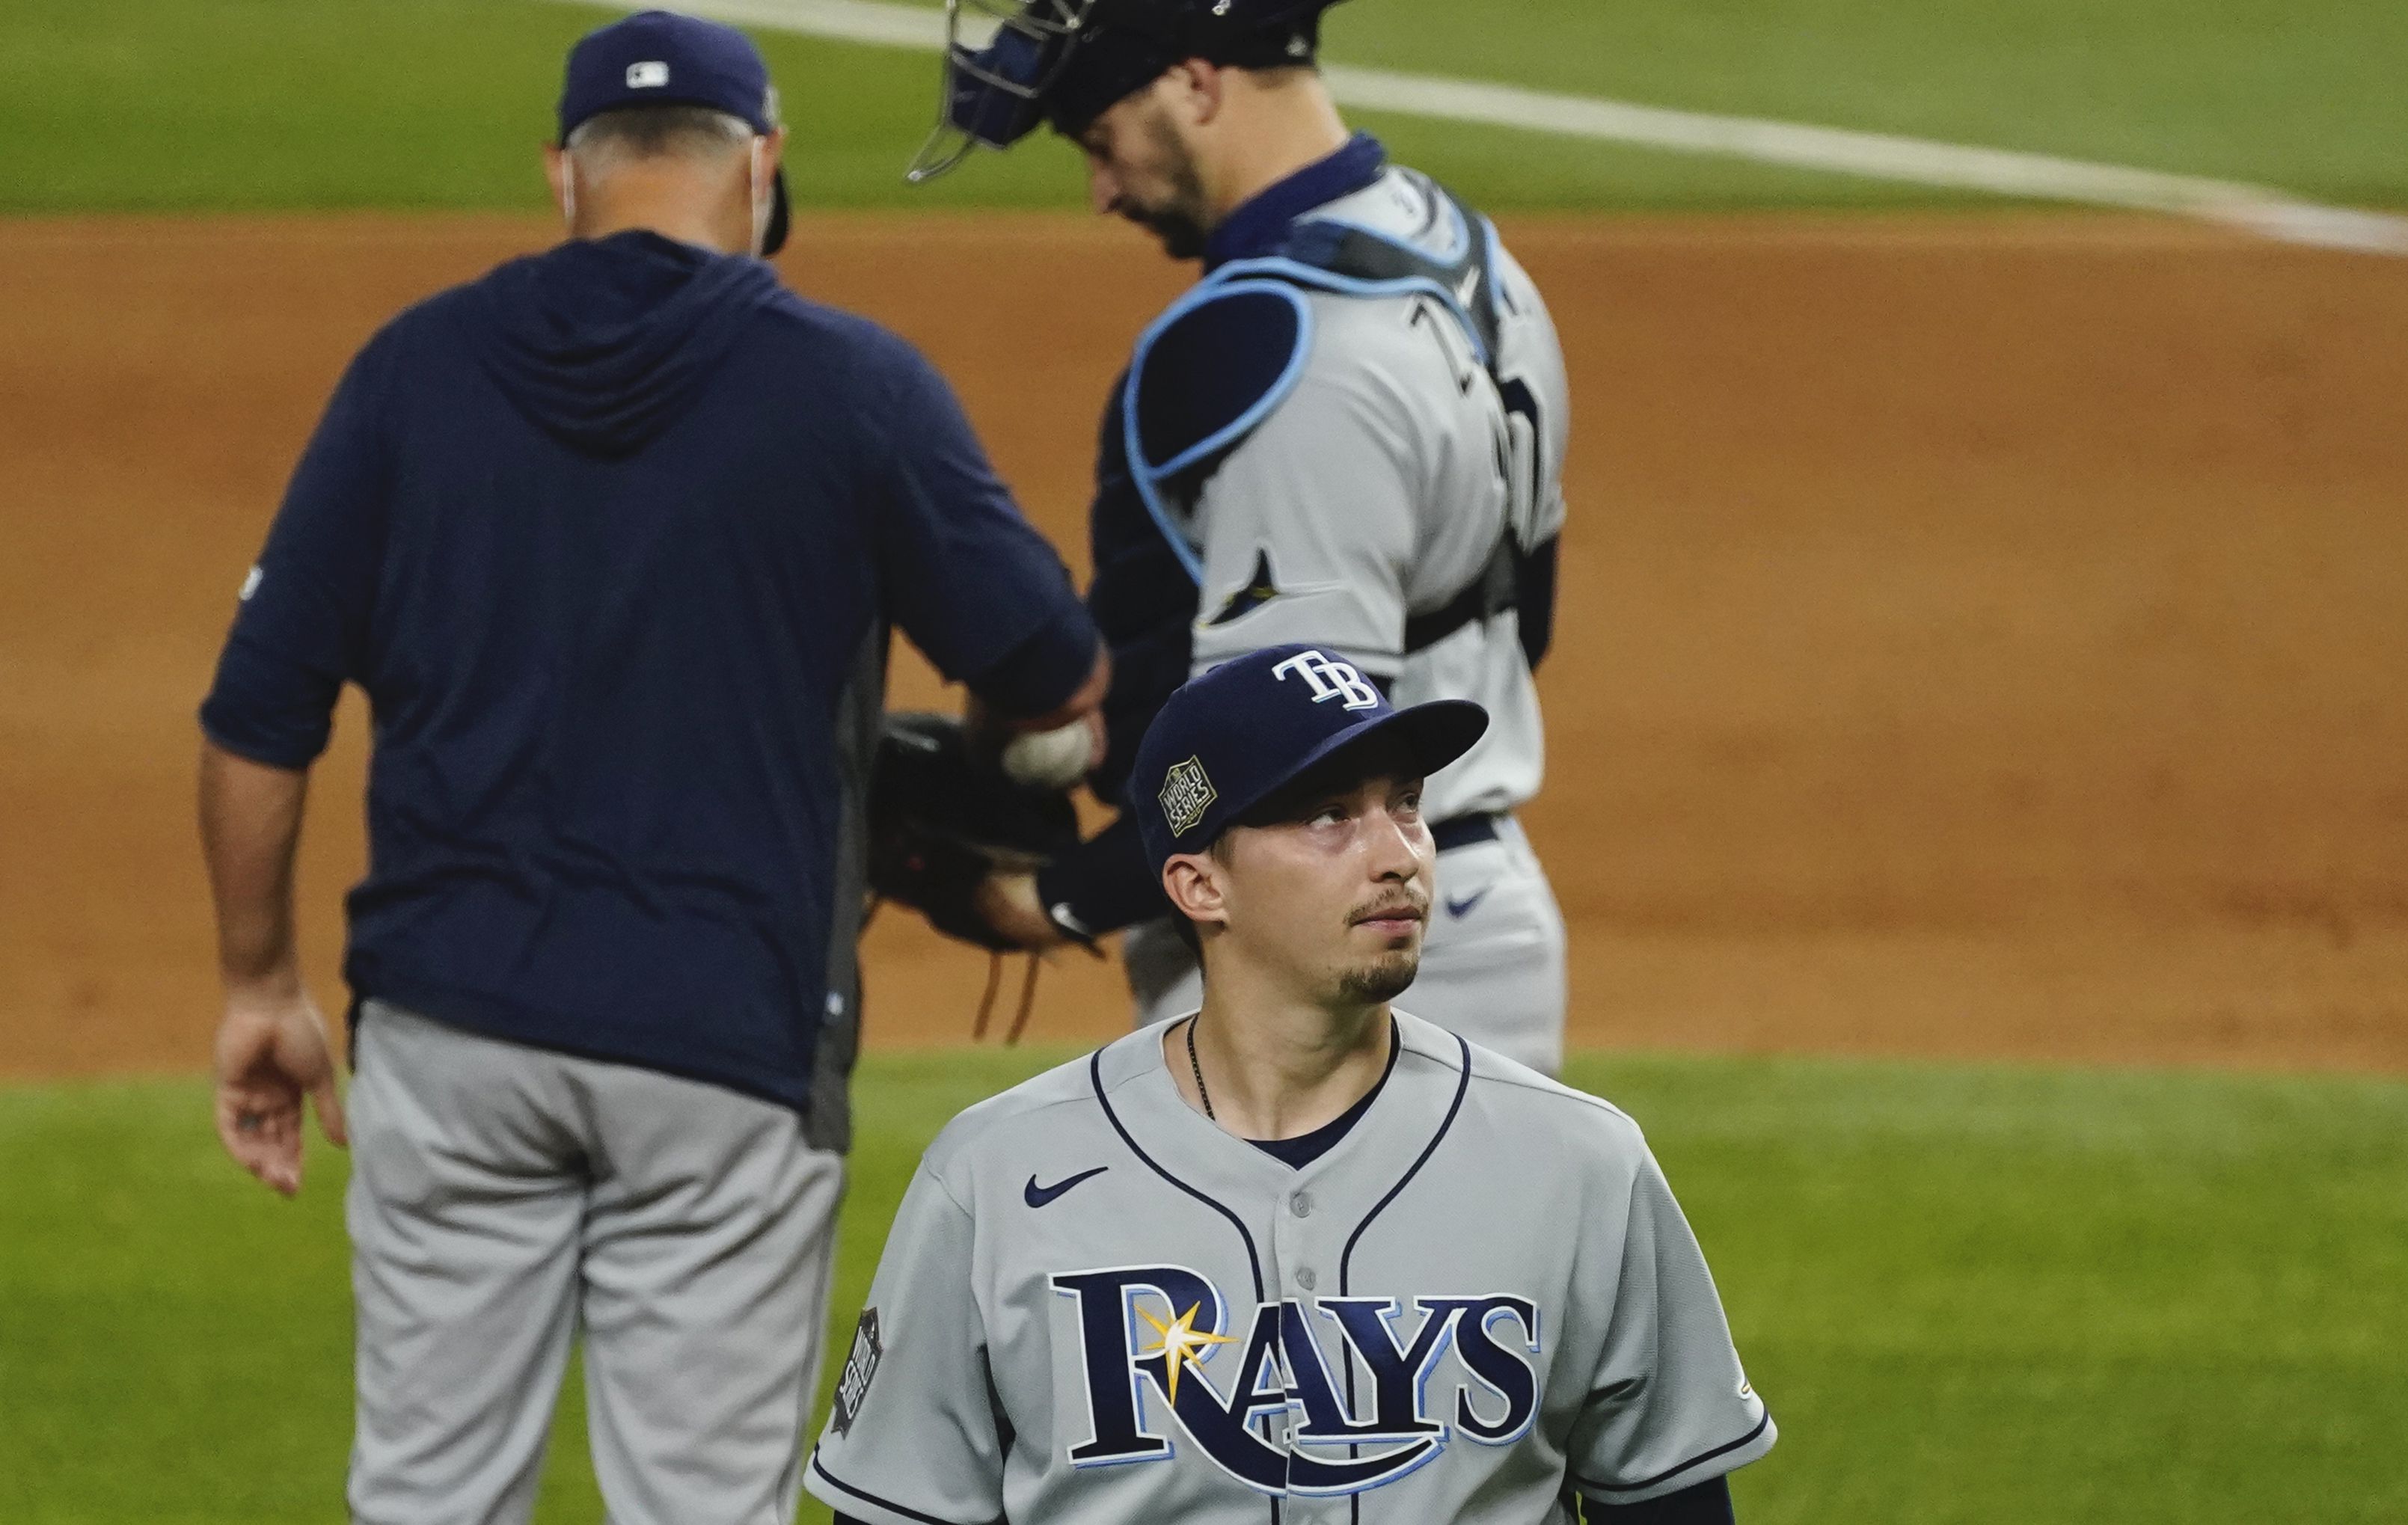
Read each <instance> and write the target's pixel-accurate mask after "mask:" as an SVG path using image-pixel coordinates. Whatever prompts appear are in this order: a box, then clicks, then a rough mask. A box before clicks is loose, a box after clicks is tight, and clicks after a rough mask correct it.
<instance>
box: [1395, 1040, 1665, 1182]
mask: <svg viewBox="0 0 2408 1525" xmlns="http://www.w3.org/2000/svg"><path fill="white" fill-rule="evenodd" d="M1409 1021H1410V1023H1411V1025H1410V1026H1408V1025H1406V1024H1407V1023H1408V1022H1409ZM1398 1026H1399V1030H1400V1031H1401V1032H1402V1033H1405V1035H1406V1048H1407V1049H1408V1051H1412V1052H1422V1053H1425V1054H1427V1055H1430V1056H1432V1057H1437V1056H1441V1055H1445V1054H1453V1055H1456V1056H1459V1058H1457V1059H1455V1062H1456V1063H1458V1064H1459V1065H1460V1066H1461V1068H1462V1070H1463V1082H1462V1090H1463V1107H1464V1109H1465V1110H1466V1111H1468V1112H1469V1113H1472V1114H1473V1115H1475V1116H1476V1117H1477V1118H1478V1119H1480V1120H1481V1122H1482V1125H1483V1127H1484V1129H1485V1130H1486V1131H1487V1132H1489V1133H1492V1134H1493V1135H1496V1136H1498V1137H1499V1138H1501V1139H1502V1140H1504V1141H1505V1142H1506V1144H1507V1145H1508V1146H1509V1147H1512V1148H1513V1149H1514V1150H1516V1151H1517V1152H1519V1151H1522V1150H1527V1151H1530V1152H1529V1157H1530V1158H1536V1159H1545V1160H1549V1161H1551V1162H1561V1163H1564V1164H1567V1165H1573V1164H1579V1163H1588V1164H1592V1165H1595V1166H1598V1167H1600V1168H1603V1169H1604V1170H1606V1171H1607V1172H1608V1173H1609V1174H1612V1175H1614V1176H1622V1175H1625V1174H1627V1172H1628V1171H1629V1170H1631V1169H1633V1168H1635V1167H1636V1165H1637V1164H1638V1162H1640V1161H1641V1159H1643V1158H1644V1157H1645V1156H1646V1154H1647V1139H1646V1135H1645V1133H1643V1132H1642V1131H1641V1129H1640V1126H1639V1124H1638V1122H1637V1121H1636V1120H1635V1119H1632V1117H1631V1116H1630V1114H1628V1113H1627V1112H1625V1111H1623V1110H1622V1108H1620V1107H1618V1106H1616V1105H1613V1103H1612V1102H1609V1101H1607V1100H1606V1099H1605V1098H1604V1097H1602V1096H1595V1095H1591V1094H1590V1093H1589V1092H1587V1091H1584V1090H1576V1089H1574V1088H1573V1087H1570V1086H1568V1085H1565V1084H1564V1083H1563V1082H1562V1081H1560V1080H1556V1079H1554V1078H1551V1077H1550V1076H1544V1075H1541V1074H1540V1073H1539V1072H1538V1071H1536V1070H1534V1069H1531V1068H1530V1067H1529V1066H1527V1065H1526V1064H1521V1063H1517V1062H1514V1061H1512V1060H1510V1059H1507V1058H1506V1057H1505V1056H1504V1055H1502V1054H1499V1053H1497V1052H1495V1051H1493V1050H1491V1049H1487V1048H1482V1047H1481V1046H1480V1045H1478V1044H1476V1043H1473V1042H1471V1041H1469V1039H1466V1038H1462V1037H1459V1036H1457V1035H1456V1034H1455V1033H1451V1032H1448V1031H1447V1030H1446V1029H1444V1028H1441V1027H1439V1026H1437V1025H1435V1024H1434V1023H1430V1022H1426V1021H1422V1020H1421V1019H1418V1018H1412V1019H1408V1018H1406V1017H1405V1015H1404V1014H1403V1013H1401V1012H1399V1013H1398Z"/></svg>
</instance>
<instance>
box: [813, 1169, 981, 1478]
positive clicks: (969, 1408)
mask: <svg viewBox="0 0 2408 1525" xmlns="http://www.w3.org/2000/svg"><path fill="white" fill-rule="evenodd" d="M972 1228H973V1223H972V1219H971V1218H970V1214H969V1212H968V1209H967V1208H965V1207H963V1206H962V1205H961V1204H959V1203H958V1202H956V1201H955V1200H954V1199H953V1195H952V1194H951V1193H950V1192H949V1191H947V1190H946V1189H945V1187H944V1184H943V1183H942V1182H941V1181H939V1179H938V1178H937V1177H936V1176H932V1175H930V1174H929V1172H928V1170H927V1168H926V1166H925V1164H924V1165H923V1166H922V1167H921V1169H920V1170H919V1172H918V1173H917V1174H915V1175H914V1176H912V1178H911V1185H910V1190H907V1191H906V1192H905V1193H904V1195H903V1205H902V1207H901V1208H900V1209H899V1210H897V1212H896V1215H895V1225H894V1227H893V1229H891V1230H890V1231H889V1232H888V1233H887V1236H886V1248H885V1250H884V1252H883V1253H882V1255H881V1257H880V1259H879V1262H878V1276H877V1278H876V1279H875V1280H874V1281H873V1282H872V1283H871V1284H870V1289H869V1303H868V1305H867V1307H866V1308H864V1309H863V1310H862V1315H861V1322H860V1324H859V1326H858V1327H857V1328H856V1329H855V1330H854V1333H853V1343H852V1345H851V1347H850V1348H849V1349H848V1350H847V1352H846V1355H845V1366H844V1371H843V1373H842V1375H841V1376H840V1377H839V1381H838V1384H837V1399H836V1408H835V1411H834V1412H833V1413H831V1414H830V1415H829V1416H828V1425H827V1429H826V1430H825V1431H824V1432H822V1433H821V1435H820V1443H819V1447H818V1449H817V1450H815V1451H813V1452H812V1454H811V1463H810V1471H809V1474H808V1475H807V1476H806V1477H805V1479H804V1481H805V1485H806V1486H807V1487H808V1488H810V1491H811V1493H812V1495H813V1496H814V1497H816V1498H817V1499H819V1500H820V1501H821V1502H822V1503H824V1504H827V1505H828V1506H829V1507H831V1508H833V1509H835V1510H837V1511H838V1512H839V1513H840V1514H845V1515H850V1516H852V1517H853V1518H857V1519H862V1520H867V1521H871V1522H873V1525H929V1522H930V1521H937V1522H939V1525H985V1522H987V1521H990V1520H996V1519H1000V1518H1002V1516H1003V1462H1004V1453H1005V1451H1006V1449H1007V1443H1006V1441H1005V1438H1004V1434H1003V1427H1002V1425H1001V1423H1000V1422H999V1421H998V1419H997V1417H996V1404H995V1398H994V1388H993V1384H992V1382H991V1380H990V1377H989V1374H988V1368H987V1345H986V1330H985V1323H984V1320H983V1318H982V1317H981V1315H980V1312H979V1304H978V1298H977V1295H976V1290H975V1289H974V1288H973V1287H972V1286H971V1283H970V1276H971V1263H972V1261H971V1247H972V1244H973V1235H972Z"/></svg>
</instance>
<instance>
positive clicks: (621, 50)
mask: <svg viewBox="0 0 2408 1525" xmlns="http://www.w3.org/2000/svg"><path fill="white" fill-rule="evenodd" d="M635 106H699V107H708V108H710V110H713V111H724V112H725V113H727V114H728V115H729V116H731V117H735V118H737V119H738V120H740V121H743V122H744V123H745V124H746V125H747V126H749V127H751V128H752V129H753V131H754V132H756V133H759V134H760V135H763V136H764V137H766V136H767V135H770V134H771V133H774V132H776V131H777V130H778V91H777V87H776V86H774V85H772V84H771V83H770V82H769V65H768V64H767V62H765V61H764V60H763V59H762V57H761V50H759V49H757V48H755V47H753V39H752V38H750V37H748V36H745V35H744V34H743V33H741V32H738V30H736V28H734V27H732V26H722V25H721V24H720V23H719V22H717V21H704V20H702V19H701V18H700V17H696V16H681V15H678V14H677V13H676V12H674V11H667V10H639V11H638V12H637V13H636V14H635V15H633V16H629V17H627V18H626V19H624V21H612V22H611V23H610V24H609V25H608V26H605V27H601V28H599V29H597V30H595V31H593V32H588V33H587V34H586V35H585V36H582V37H581V38H579V39H578V42H577V46H576V47H574V48H572V49H570V50H569V51H568V77H567V78H566V80H565V81H563V83H562V85H561V88H560V141H561V142H562V143H564V144H566V142H567V141H568V135H569V134H571V133H573V132H575V131H577V129H578V127H579V126H580V125H581V124H582V123H583V122H584V121H586V119H587V118H589V117H595V116H598V115H600V114H601V113H603V112H605V111H617V110H621V109H624V108H625V107H635ZM792 221H793V217H792V213H791V212H790V210H789V209H788V207H787V204H786V172H785V170H784V169H782V168H781V169H780V170H779V171H778V180H777V199H776V201H775V203H774V204H773V206H772V207H771V210H770V213H769V229H768V235H767V237H766V238H765V239H764V240H763V243H762V249H761V252H762V253H764V254H775V253H776V252H778V250H779V249H781V248H782V247H784V245H785V242H786V230H787V228H788V227H789V226H790V225H791V223H792Z"/></svg>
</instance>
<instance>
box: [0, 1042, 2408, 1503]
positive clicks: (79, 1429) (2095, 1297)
mask: <svg viewBox="0 0 2408 1525" xmlns="http://www.w3.org/2000/svg"><path fill="white" fill-rule="evenodd" d="M1058 1057H1060V1056H1059V1055H1051V1054H1044V1053H1027V1054H1021V1055H996V1054H992V1053H985V1054H980V1053H963V1054H945V1055H930V1056H922V1057H913V1058H903V1059H882V1060H878V1061H875V1062H871V1063H870V1064H869V1065H868V1066H867V1069H866V1071H865V1073H864V1075H863V1076H862V1079H861V1083H860V1094H861V1098H862V1102H863V1105H862V1107H861V1112H862V1116H863V1121H864V1130H863V1133H862V1138H861V1145H860V1149H859V1151H858V1154H857V1155H856V1159H855V1174H854V1179H853V1192H852V1196H851V1199H850V1201H849V1202H848V1204H847V1207H846V1213H845V1226H844V1231H843V1240H842V1247H841V1254H840V1268H839V1283H838V1290H837V1294H836V1299H835V1304H834V1306H833V1307H832V1308H831V1315H832V1319H831V1321H832V1323H833V1324H834V1325H835V1326H836V1328H837V1329H838V1330H839V1332H841V1331H843V1330H845V1329H849V1327H850V1325H851V1322H852V1318H853V1313H854V1312H855V1310H856V1309H857V1307H858V1305H859V1303H860V1300H861V1296H862V1293H863V1290H864V1289H865V1288H866V1286H867V1279H868V1276H869V1271H870V1268H871V1265H872V1263H873V1262H874V1260H875V1257H876V1253H877V1249H878V1245H879V1240H880V1237H881V1233H882V1225H883V1224H884V1222H885V1221H886V1219H887V1217H888V1215H889V1214H891V1212H892V1210H893V1207H894V1204H895V1203H896V1200H897V1199H898V1198H899V1196H900V1194H901V1190H902V1186H903V1183H904V1181H905V1179H906V1178H907V1177H908V1175H909V1172H910V1166H911V1163H912V1161H913V1160H914V1158H915V1157H916V1154H917V1151H918V1149H919V1147H920V1146H921V1145H922V1143H923V1142H924V1141H925V1139H926V1138H927V1137H928V1136H929V1135H930V1134H931V1133H934V1131H935V1130H936V1128H937V1127H938V1126H939V1123H941V1122H942V1121H943V1120H944V1119H946V1118H947V1117H949V1116H951V1115H952V1113H953V1111H955V1110H956V1109H957V1108H959V1107H960V1106H962V1105H967V1104H968V1102H970V1101H972V1100H974V1099H976V1098H977V1097H979V1096H981V1095H983V1094H985V1093H987V1092H988V1091H990V1090H994V1089H996V1088H997V1087H999V1086H1002V1085H1004V1084H1006V1083H1009V1082H1010V1081H1011V1080H1013V1079H1016V1078H1018V1077H1020V1076H1024V1075H1026V1074H1029V1073H1033V1072H1034V1071H1035V1070H1036V1069H1038V1068H1039V1067H1040V1066H1041V1065H1043V1064H1044V1063H1046V1062H1051V1061H1052V1060H1053V1059H1055V1058H1058ZM1573 1078H1574V1079H1575V1080H1577V1081H1578V1082H1580V1083H1582V1084H1584V1085H1586V1086H1589V1087H1591V1088H1593V1089H1596V1090H1600V1091H1602V1092H1603V1093H1604V1094H1607V1095H1609V1096H1612V1097H1613V1098H1614V1099H1615V1100H1617V1101H1618V1102H1620V1103H1621V1104H1622V1105H1625V1106H1626V1107H1627V1108H1628V1109H1629V1110H1630V1111H1631V1112H1633V1113H1634V1114H1635V1115H1636V1116H1637V1117H1638V1118H1639V1119H1640V1120H1641V1122H1642V1123H1644V1124H1645V1125H1646V1126H1647V1128H1648V1131H1649V1134H1650V1136H1651V1138H1652V1139H1653V1141H1654V1143H1655V1146H1656V1151H1657V1153H1658V1154H1659V1155H1660V1156H1661V1158H1662V1159H1663V1161H1664V1162H1665V1166H1666V1169H1667V1171H1668V1172H1669V1173H1670V1176H1671V1179H1672V1182H1673V1185H1674V1188H1675V1189H1676V1190H1678V1191H1679V1192H1680V1194H1681V1198H1682V1201H1683V1203H1684V1204H1685V1206H1686V1207H1687V1209H1688V1211H1689V1214H1690V1216H1691V1218H1692V1219H1693V1220H1694V1221H1695V1222H1696V1224H1697V1227H1698V1232H1699V1236H1700V1238H1701V1239H1702V1240H1703V1241H1704V1243H1705V1246H1706V1248H1707V1252H1708V1254H1709V1256H1710V1257H1711V1258H1712V1260H1713V1264H1714V1268H1715V1272H1716V1275H1717V1277H1718V1279H1719V1281H1720V1282H1721V1285H1722V1288H1723V1291H1724V1296H1725V1299H1726V1301H1727V1304H1728V1306H1729V1308H1730V1312H1731V1316H1732V1319H1733V1322H1734V1325H1735V1327H1736V1329H1737V1333H1738V1335H1739V1340H1740V1345H1741V1348H1742V1352H1743V1353H1744V1354H1745V1356H1746V1357H1747V1360H1748V1365H1749V1370H1750V1373H1751V1375H1753V1376H1754V1377H1755V1379H1756V1385H1757V1386H1758V1387H1759V1389H1761V1390H1763V1391H1764V1392H1765V1393H1766V1395H1767V1396H1768V1398H1769V1399H1770V1402H1771V1404H1772V1405H1773V1408H1774V1411H1775V1413H1776V1414H1777V1415H1778V1416H1779V1418H1780V1420H1781V1423H1782V1429H1783V1435H1784V1439H1783V1441H1782V1445H1781V1447H1780V1448H1779V1449H1778V1450H1776V1451H1775V1452H1774V1453H1773V1455H1772V1457H1771V1458H1770V1460H1768V1461H1765V1462H1764V1463H1762V1464H1760V1465H1758V1466H1756V1467H1755V1468H1752V1469H1750V1470H1749V1471H1748V1472H1747V1473H1745V1474H1742V1477H1741V1480H1740V1484H1739V1489H1738V1491H1739V1494H1740V1502H1741V1512H1742V1518H1745V1519H1747V1520H1749V1521H1750V1522H1751V1525H1777V1522H1791V1521H1796V1522H1805V1521H1816V1522H1828V1521H1834V1520H1847V1521H1852V1522H1883V1521H1899V1522H1906V1521H1914V1522H1966V1525H1972V1522H1990V1521H1996V1522H2000V1525H2006V1522H2015V1525H2023V1522H2028V1521H2034V1520H2046V1519H2114V1520H2116V1521H2119V1522H2141V1521H2157V1520H2163V1521H2168V1522H2176V1521H2179V1522H2182V1525H2207V1522H2215V1521H2232V1522H2236V1525H2238V1522H2243V1521H2253V1522H2254V1521H2259V1520H2267V1519H2283V1520H2286V1521H2334V1522H2339V1521H2368V1522H2372V1521H2376V1520H2397V1519H2400V1518H2408V1469H2403V1468H2402V1467H2401V1464H2400V1461H2399V1445H2400V1437H2401V1435H2403V1434H2408V1381H2403V1380H2402V1377H2401V1351H2402V1350H2403V1349H2408V1298H2403V1297H2402V1296H2401V1288H2403V1287H2408V1085H2401V1084H2400V1083H2396V1082H2378V1081H2359V1080H2347V1079H2303V1078H2264V1077H2245V1076H2206V1075H2190V1074H2175V1075H2153V1074H2126V1073H2089V1072H2072V1071H2061V1072H2059V1071H2036V1070H1995V1069H1978V1068H1966V1067H1939V1066H1923V1065H1907V1064H1886V1063H1856V1062H1844V1063H1843V1062H1799V1061H1771V1060H1704V1059H1686V1058H1684V1059H1669V1058H1643V1059H1634V1058H1606V1057H1600V1056H1591V1057H1587V1058H1584V1059H1582V1060H1580V1061H1578V1062H1576V1063H1575V1065H1574V1069H1573ZM205 1103H206V1096H205V1092H204V1090H203V1088H202V1087H201V1086H200V1085H198V1084H197V1083H193V1082H190V1081H157V1082H128V1083H120V1084H107V1085H83V1086H73V1087H54V1088H48V1089H17V1090H5V1091H0V1519H6V1520H7V1521H10V1522H11V1525H46V1522H52V1521H61V1522H64V1521H76V1522H79V1525H114V1522H117V1521H127V1522H131V1521H136V1520H139V1521H145V1522H154V1521H191V1522H195V1525H197V1522H201V1521H237V1520H239V1521H259V1522H272V1521H282V1520H294V1521H303V1520H318V1519H323V1518H329V1516H330V1515H332V1514H333V1513H334V1512H335V1509H336V1504H335V1502H334V1501H336V1500H337V1498H338V1497H339V1489H340V1486H341V1473H342V1467H343V1461H344V1456H345V1452H346V1448H347V1446H348V1432H349V1412H348V1404H349V1382H350V1364H349V1361H350V1315H349V1290H348V1281H347V1276H346V1269H345V1264H346V1262H345V1247H344V1244H343V1237H342V1228H341V1220H340V1185H341V1181H340V1176H341V1164H340V1158H339V1156H337V1155H334V1154H333V1153H332V1152H331V1151H326V1150H320V1151H319V1152H318V1154H317V1156H316V1157H315V1159H314V1160H313V1162H312V1165H313V1170H314V1172H315V1174H314V1176H313V1178H312V1179H311V1181H310V1183H309V1186H308V1190H307V1191H306V1192H305V1194H304V1196H303V1198H302V1200H301V1201H300V1202H298V1203H296V1204H284V1203H279V1202H277V1201H274V1200H272V1199H270V1198H269V1197H268V1196H267V1195H266V1194H265V1192H262V1191H260V1190H258V1189H256V1188H255V1187H253V1186H251V1184H250V1183H249V1182H248V1181H247V1180H245V1179H242V1178H240V1177H238V1176H236V1174H235V1172H234V1170H233V1168H232V1167H231V1166H230V1165H228V1164H226V1163H225V1162H223V1161H222V1159H220V1158H219V1156H218V1154H217V1150H216V1146H215V1144H214V1142H213V1141H212V1140H211V1138H210V1137H209V1135H208V1126H207V1118H206V1110H205ZM581 1424H582V1420H581V1417H580V1414H579V1410H578V1407H577V1404H576V1400H575V1394H574V1391H573V1390H572V1392H571V1394H570V1397H569V1400H568V1401H567V1402H566V1403H565V1404H563V1408H562V1413H561V1421H560V1429H559V1436H560V1438H559V1441H558V1443H557V1444H556V1445H555V1447H554V1448H553V1452H552V1470H551V1473H550V1475H549V1478H548V1481H547V1485H546V1490H545V1496H544V1501H543V1505H542V1508H541V1510H540V1518H543V1519H545V1520H548V1521H568V1520H589V1521H590V1520H592V1519H595V1518H599V1512H600V1506H599V1502H598V1498H597V1496H596V1495H595V1489H594V1483H593V1478H592V1475H591V1472H590V1471H589V1470H588V1468H587V1466H586V1464H585V1460H584V1447H583V1441H582V1431H581ZM805 1518H813V1519H816V1518H823V1517H820V1516H818V1515H816V1514H812V1513H807V1514H806V1517H805Z"/></svg>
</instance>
